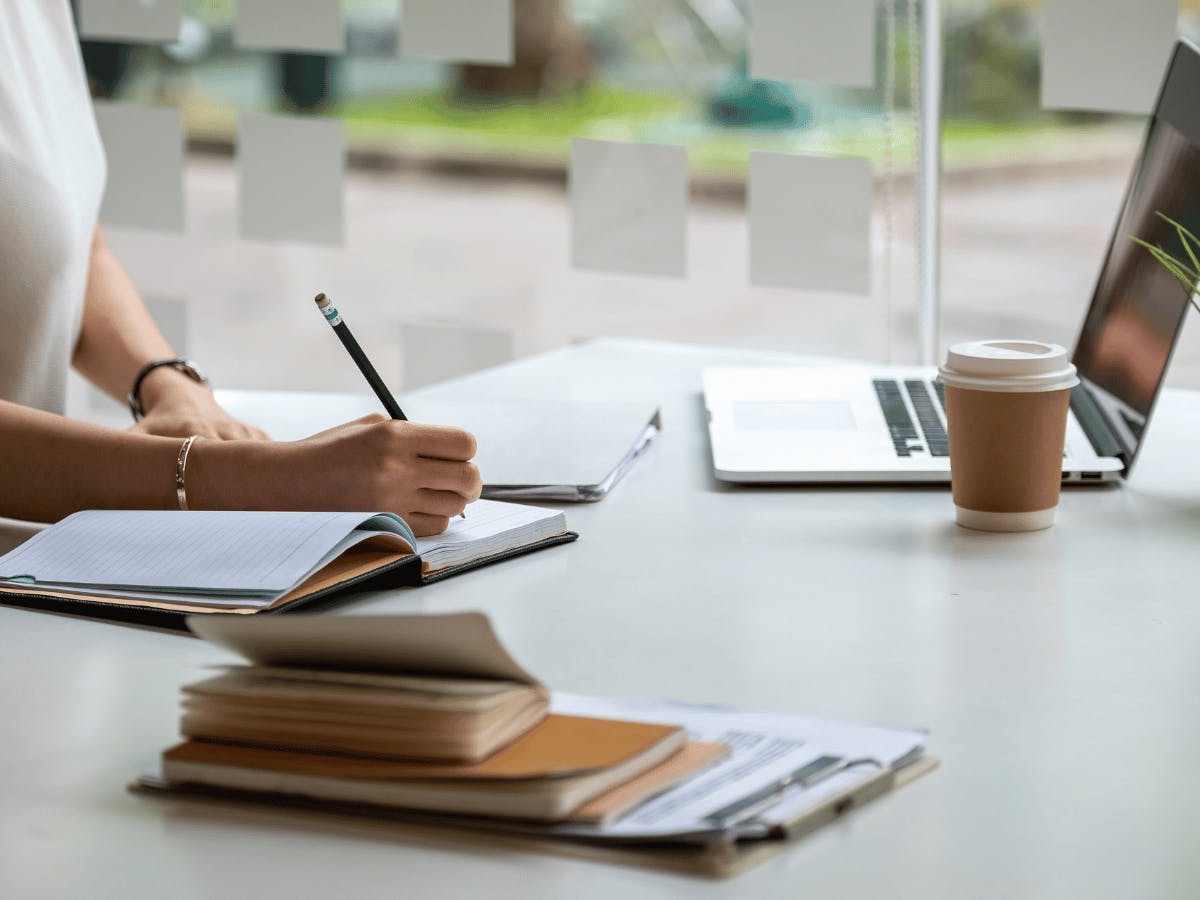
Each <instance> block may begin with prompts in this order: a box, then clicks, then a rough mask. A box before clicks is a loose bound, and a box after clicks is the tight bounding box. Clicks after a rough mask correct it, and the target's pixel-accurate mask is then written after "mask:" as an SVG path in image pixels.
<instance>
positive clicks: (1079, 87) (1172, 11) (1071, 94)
mask: <svg viewBox="0 0 1200 900" xmlns="http://www.w3.org/2000/svg"><path fill="white" fill-rule="evenodd" d="M1178 15H1179V6H1178V2H1177V0H1044V2H1043V4H1042V30H1043V34H1042V106H1045V107H1048V108H1051V109H1089V110H1099V111H1103V112H1129V113H1148V112H1150V110H1151V108H1152V107H1153V106H1154V98H1155V97H1156V96H1157V94H1158V86H1159V84H1160V83H1161V82H1162V78H1163V74H1164V73H1165V72H1166V68H1167V62H1168V60H1169V59H1170V56H1171V48H1172V46H1173V45H1174V43H1175V28H1176V22H1177V19H1178Z"/></svg>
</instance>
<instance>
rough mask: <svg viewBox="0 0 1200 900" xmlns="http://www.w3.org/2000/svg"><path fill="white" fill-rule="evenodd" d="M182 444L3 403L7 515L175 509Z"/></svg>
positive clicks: (1, 483)
mask: <svg viewBox="0 0 1200 900" xmlns="http://www.w3.org/2000/svg"><path fill="white" fill-rule="evenodd" d="M179 446H180V441H179V440H177V439H175V438H168V437H154V436H151V435H144V434H131V433H129V432H127V431H117V430H115V429H111V428H102V427H100V426H98V425H89V424H86V423H83V422H77V421H75V420H72V419H67V418H64V417H62V416H56V415H53V414H51V413H46V412H42V411H40V410H35V409H30V408H28V407H25V406H20V405H19V404H16V403H9V402H7V401H3V400H0V516H6V517H9V518H14V519H26V520H29V521H34V522H56V521H58V520H59V519H61V518H62V517H63V516H66V515H69V514H70V513H73V512H75V511H77V510H80V509H102V508H107V509H164V508H165V509H170V508H172V507H174V506H175V504H176V500H175V485H174V481H175V460H176V457H177V456H178V453H179Z"/></svg>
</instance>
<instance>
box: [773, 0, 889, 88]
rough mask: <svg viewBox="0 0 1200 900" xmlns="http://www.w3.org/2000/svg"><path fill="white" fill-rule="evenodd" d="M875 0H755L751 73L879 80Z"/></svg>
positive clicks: (861, 83)
mask: <svg viewBox="0 0 1200 900" xmlns="http://www.w3.org/2000/svg"><path fill="white" fill-rule="evenodd" d="M875 9H876V2H875V0H832V2H831V0H751V4H750V75H751V76H752V77H754V78H766V79H772V80H776V81H787V80H793V79H794V80H798V81H813V82H818V83H821V84H838V85H846V86H848V87H871V86H872V85H873V84H874V83H875V34H876V30H875Z"/></svg>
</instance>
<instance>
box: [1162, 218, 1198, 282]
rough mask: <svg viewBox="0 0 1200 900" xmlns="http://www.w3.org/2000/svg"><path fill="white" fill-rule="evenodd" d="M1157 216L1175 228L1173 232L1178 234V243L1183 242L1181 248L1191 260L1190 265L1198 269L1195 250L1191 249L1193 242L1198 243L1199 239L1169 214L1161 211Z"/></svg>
mask: <svg viewBox="0 0 1200 900" xmlns="http://www.w3.org/2000/svg"><path fill="white" fill-rule="evenodd" d="M1158 216H1159V218H1160V219H1162V220H1163V221H1164V222H1166V223H1167V224H1168V225H1170V226H1171V227H1172V228H1174V229H1175V233H1176V234H1177V235H1178V236H1179V243H1181V244H1183V249H1184V250H1185V251H1187V255H1188V258H1189V259H1191V261H1192V266H1193V267H1194V268H1196V269H1200V259H1197V258H1196V251H1195V250H1193V249H1192V245H1193V244H1200V239H1198V238H1197V237H1196V236H1195V235H1194V234H1192V233H1191V232H1190V231H1188V230H1187V228H1185V227H1184V226H1183V225H1181V224H1180V223H1179V222H1176V221H1175V220H1174V219H1172V218H1171V217H1170V216H1166V215H1163V214H1162V213H1159V214H1158Z"/></svg>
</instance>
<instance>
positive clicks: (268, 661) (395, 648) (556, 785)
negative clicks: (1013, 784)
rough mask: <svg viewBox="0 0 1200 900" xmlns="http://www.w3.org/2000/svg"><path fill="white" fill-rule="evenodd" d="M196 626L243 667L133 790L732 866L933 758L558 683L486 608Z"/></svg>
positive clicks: (203, 703)
mask: <svg viewBox="0 0 1200 900" xmlns="http://www.w3.org/2000/svg"><path fill="white" fill-rule="evenodd" d="M187 624H188V626H189V627H190V628H191V629H192V631H193V632H194V633H196V634H197V635H198V636H200V637H202V638H205V639H207V640H209V641H210V642H212V643H214V644H217V645H220V646H222V647H224V648H225V649H227V650H231V651H233V652H234V653H236V654H237V655H238V657H240V659H239V660H238V661H236V662H230V663H229V664H227V665H224V666H222V667H221V668H220V670H219V671H217V672H216V673H215V674H210V675H209V676H208V677H206V678H204V679H202V680H200V681H197V682H195V683H193V684H189V685H187V686H185V687H184V688H183V715H182V719H181V723H180V728H181V731H182V736H183V741H182V742H181V743H178V744H176V745H175V746H173V747H170V748H169V749H167V750H166V751H165V752H163V754H162V757H161V766H160V768H159V769H158V770H157V771H154V772H152V773H147V774H146V775H144V776H143V777H141V778H139V779H138V780H137V781H136V782H135V783H134V785H133V786H132V788H133V789H134V790H135V791H138V792H139V793H143V794H151V795H163V794H165V795H170V796H175V797H191V798H197V799H203V800H208V801H213V800H216V801H231V800H232V801H236V802H252V803H258V804H260V805H262V804H266V805H270V806H273V807H289V808H295V809H301V810H308V811H315V812H317V813H328V812H336V813H341V814H347V813H348V814H351V815H355V816H365V817H369V818H371V819H376V820H383V819H386V820H393V821H399V822H402V823H404V827H405V828H411V829H422V830H423V831H422V833H423V835H424V836H425V837H430V836H431V835H430V832H431V831H432V832H433V835H432V836H433V837H437V836H442V837H446V838H448V839H449V840H451V841H454V840H462V838H463V837H464V836H465V833H466V832H468V831H469V832H472V833H474V834H476V835H477V836H487V837H488V838H489V839H491V840H493V841H497V842H503V843H505V844H506V845H508V846H511V845H512V844H513V843H514V842H515V843H517V844H518V845H520V846H528V847H531V848H534V849H539V850H553V851H555V852H560V853H561V852H567V853H573V854H576V855H583V856H587V857H589V858H602V859H611V860H614V861H619V862H625V863H629V862H635V863H641V864H650V865H655V866H668V867H671V868H682V869H686V870H687V871H691V872H701V873H707V874H713V875H728V874H732V873H733V872H736V871H740V870H741V869H742V868H744V867H746V866H747V865H749V864H750V863H751V862H755V861H757V860H759V859H762V858H765V856H767V855H770V854H771V853H774V852H778V850H779V849H781V848H782V847H783V846H785V845H786V839H787V838H789V837H792V836H795V835H797V834H801V833H804V832H807V831H811V830H812V829H813V828H816V827H819V826H820V825H821V824H823V823H825V822H827V821H830V820H832V819H834V818H836V817H837V816H839V815H842V814H844V813H845V812H846V811H847V810H848V809H850V808H852V807H854V806H856V805H859V804H861V803H864V802H866V801H868V800H870V799H872V798H874V797H876V796H880V795H882V794H885V793H887V792H889V791H890V790H892V789H893V788H895V787H898V786H900V785H902V784H905V783H907V782H908V781H910V780H912V779H913V778H915V777H916V776H917V775H920V774H922V773H923V772H926V771H928V770H929V769H931V768H932V767H933V766H934V765H935V761H934V760H933V759H932V758H931V757H929V756H927V755H926V754H925V739H926V736H925V734H924V733H923V732H920V731H916V730H912V729H895V728H885V727H881V726H874V725H858V724H854V723H846V722H838V721H833V720H824V719H816V718H813V717H806V716H795V715H777V714H773V713H763V712H753V711H746V710H737V709H727V708H722V707H715V706H692V705H687V704H678V703H670V702H662V701H648V700H619V699H607V698H597V697H583V696H575V695H568V694H561V693H555V694H552V693H551V692H549V691H548V690H547V689H546V687H545V686H544V685H543V684H541V683H540V682H539V681H538V680H537V679H536V678H534V677H533V676H532V675H531V674H530V673H529V672H528V671H526V670H525V669H524V668H522V667H521V666H520V665H519V664H518V663H517V662H516V661H515V660H514V659H513V658H512V657H511V656H510V655H509V654H508V652H507V651H506V650H505V648H504V647H503V645H502V644H501V643H500V641H499V639H498V638H497V636H496V634H495V632H494V631H493V630H492V627H491V623H490V622H489V621H488V619H487V618H486V617H485V616H483V615H482V614H479V613H458V614H451V615H408V616H387V617H367V616H334V617H328V616H282V617H275V616H271V617H261V616H211V615H204V616H192V617H189V618H188V620H187Z"/></svg>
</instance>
